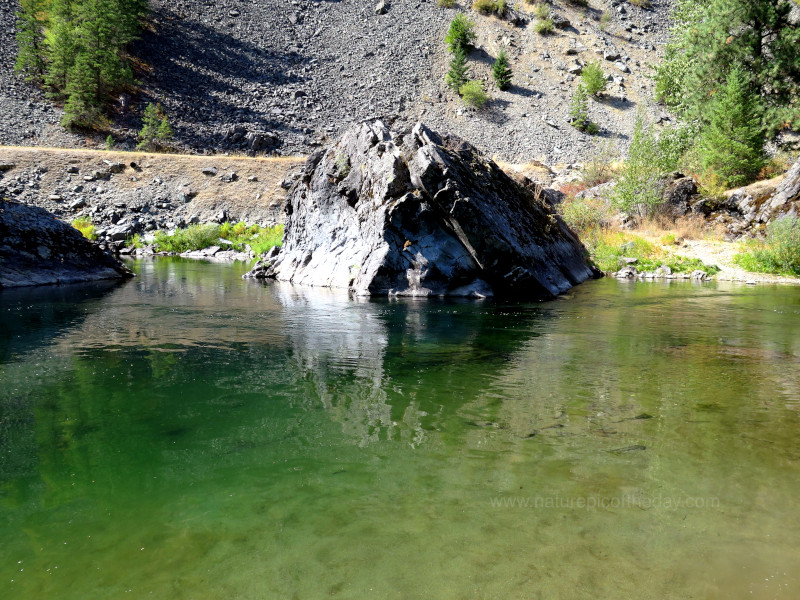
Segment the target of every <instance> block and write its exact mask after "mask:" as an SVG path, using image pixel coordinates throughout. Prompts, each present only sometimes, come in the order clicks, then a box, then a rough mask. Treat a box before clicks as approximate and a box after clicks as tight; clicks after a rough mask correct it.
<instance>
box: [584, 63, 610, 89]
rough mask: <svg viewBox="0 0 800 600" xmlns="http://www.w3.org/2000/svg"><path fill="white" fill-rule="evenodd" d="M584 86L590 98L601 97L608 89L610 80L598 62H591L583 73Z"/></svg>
mask: <svg viewBox="0 0 800 600" xmlns="http://www.w3.org/2000/svg"><path fill="white" fill-rule="evenodd" d="M581 79H582V80H583V85H584V86H586V92H587V93H588V94H589V95H590V96H599V95H600V94H601V93H603V91H604V90H605V89H606V85H608V79H607V78H606V74H605V73H604V72H603V68H602V67H601V66H600V63H598V62H597V61H593V62H590V63H589V64H588V65H586V66H585V67H583V70H582V71H581Z"/></svg>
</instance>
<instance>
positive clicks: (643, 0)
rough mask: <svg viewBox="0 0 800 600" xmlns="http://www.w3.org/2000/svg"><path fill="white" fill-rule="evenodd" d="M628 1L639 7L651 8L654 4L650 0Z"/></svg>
mask: <svg viewBox="0 0 800 600" xmlns="http://www.w3.org/2000/svg"><path fill="white" fill-rule="evenodd" d="M628 2H630V3H631V4H633V5H634V6H638V7H639V8H650V7H651V6H652V5H651V4H650V0H628Z"/></svg>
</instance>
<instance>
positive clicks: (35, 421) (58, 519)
mask: <svg viewBox="0 0 800 600" xmlns="http://www.w3.org/2000/svg"><path fill="white" fill-rule="evenodd" d="M136 269H137V271H138V277H137V278H136V279H135V280H133V281H130V282H127V283H125V284H123V285H121V286H119V287H114V288H112V289H109V290H105V291H104V292H103V293H100V292H99V291H98V292H97V293H95V292H90V293H88V294H87V295H86V297H85V298H84V300H83V301H81V302H72V301H71V298H68V297H67V298H65V297H63V290H60V289H59V288H54V289H51V290H50V291H47V290H44V291H42V292H41V293H39V296H40V297H38V298H37V299H35V300H32V299H31V298H22V297H12V296H9V295H5V294H1V295H0V348H2V352H1V353H0V539H2V540H3V545H2V547H0V586H1V587H0V589H3V591H4V593H3V598H6V597H8V598H43V597H57V598H87V597H91V598H117V597H119V596H120V595H122V594H124V593H127V592H128V591H129V590H130V593H132V594H133V595H134V596H149V597H156V598H182V597H185V598H223V597H224V598H231V597H258V598H294V597H299V598H310V597H313V598H316V597H322V596H334V597H342V598H360V597H365V598H366V597H370V598H372V597H381V598H420V597H433V598H495V597H497V598H537V597H538V598H571V599H574V598H618V597H636V598H659V599H663V598H685V597H708V598H712V597H713V598H716V597H740V596H744V595H747V596H748V597H754V598H795V597H797V593H798V585H800V582H799V581H798V574H797V573H796V570H795V569H794V567H795V566H796V564H797V560H798V558H800V556H799V555H800V547H799V545H798V542H797V540H799V539H800V535H799V534H800V531H798V529H800V526H799V525H798V522H800V520H799V519H797V516H798V515H797V510H796V502H795V498H796V497H797V494H798V493H799V492H800V478H798V470H799V469H798V468H799V467H800V451H798V448H800V446H799V445H798V441H799V440H798V437H800V433H799V432H800V429H798V419H799V417H800V397H799V396H798V393H797V390H798V389H800V319H798V316H800V294H799V293H798V290H796V289H793V288H770V287H760V288H755V289H753V288H735V287H730V288H726V289H716V288H712V287H693V286H690V285H671V286H669V285H658V284H652V285H649V284H648V285H643V284H637V285H633V286H631V285H625V284H623V283H620V282H616V281H598V282H592V283H589V284H585V285H582V286H580V287H579V288H576V289H575V290H574V291H573V293H572V295H571V296H570V297H569V298H564V299H561V300H558V301H555V302H550V303H544V304H511V305H503V304H501V303H497V302H444V301H441V302H439V301H436V300H426V301H419V300H411V299H404V300H386V299H383V300H377V301H368V300H351V299H349V298H348V297H347V295H341V294H339V293H335V292H328V291H325V290H314V289H307V288H296V287H292V286H288V285H267V286H263V285H260V284H254V283H253V282H246V281H242V280H241V279H240V275H241V273H242V272H243V271H244V267H237V266H233V267H232V266H229V265H213V264H202V263H197V262H189V261H168V260H156V261H151V262H138V263H136ZM697 498H700V499H703V500H704V501H705V499H709V505H710V504H711V501H712V500H716V504H714V505H713V506H711V507H709V506H704V507H703V508H697V507H688V506H687V505H686V502H687V501H689V500H693V501H694V499H697ZM673 499H675V500H676V501H678V502H679V503H680V505H679V506H678V507H677V508H676V507H674V506H668V505H667V501H672V500H673ZM581 500H582V502H583V504H584V505H583V506H582V507H581V508H579V507H577V506H576V505H575V503H576V502H578V501H581ZM612 501H613V502H616V505H614V504H612ZM537 502H538V503H539V504H537ZM586 502H592V503H594V504H593V505H592V506H591V507H590V508H586V506H585V504H586ZM604 502H605V504H603V503H604ZM565 503H566V505H565ZM570 503H571V504H570Z"/></svg>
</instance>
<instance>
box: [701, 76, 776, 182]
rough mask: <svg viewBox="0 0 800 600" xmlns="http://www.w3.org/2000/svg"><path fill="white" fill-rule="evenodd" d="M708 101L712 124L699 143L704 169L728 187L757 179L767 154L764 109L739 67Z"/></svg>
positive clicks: (710, 123)
mask: <svg viewBox="0 0 800 600" xmlns="http://www.w3.org/2000/svg"><path fill="white" fill-rule="evenodd" d="M709 104H710V106H709V108H708V118H709V123H708V125H707V126H706V127H705V129H704V130H703V131H702V133H701V135H700V139H699V142H698V148H699V152H700V160H701V162H702V165H703V168H704V169H705V170H706V171H707V172H709V171H710V172H712V173H713V174H716V176H717V177H718V178H719V180H720V182H721V183H724V184H725V185H727V186H739V185H744V184H746V183H748V182H749V181H752V180H753V179H754V178H755V176H756V175H757V174H758V172H759V170H760V169H761V167H763V166H764V163H765V157H764V135H763V127H762V126H761V123H760V120H759V114H760V112H761V108H760V107H759V105H758V101H757V98H756V94H755V93H754V92H753V91H752V90H751V89H750V87H749V85H748V83H747V77H746V76H745V74H744V73H743V72H742V70H741V69H740V68H738V67H737V68H734V69H733V70H732V71H731V72H730V74H729V75H728V79H727V82H726V84H725V86H724V87H723V88H722V89H720V90H719V92H717V93H716V94H715V96H714V98H713V99H712V100H711V102H710V103H709Z"/></svg>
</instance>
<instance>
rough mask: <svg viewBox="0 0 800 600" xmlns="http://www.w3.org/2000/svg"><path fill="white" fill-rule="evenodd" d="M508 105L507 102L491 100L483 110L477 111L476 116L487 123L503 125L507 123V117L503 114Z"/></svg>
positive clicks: (496, 99) (499, 99) (497, 99)
mask: <svg viewBox="0 0 800 600" xmlns="http://www.w3.org/2000/svg"><path fill="white" fill-rule="evenodd" d="M510 105H511V103H510V102H509V101H508V100H503V99H501V98H492V99H491V100H489V102H487V104H486V107H485V108H484V109H483V110H479V111H478V116H480V117H481V118H482V119H483V120H484V121H488V122H489V123H493V124H495V125H503V124H504V123H507V122H508V121H509V116H508V115H507V114H506V113H505V109H506V108H508V107H509V106H510Z"/></svg>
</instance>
